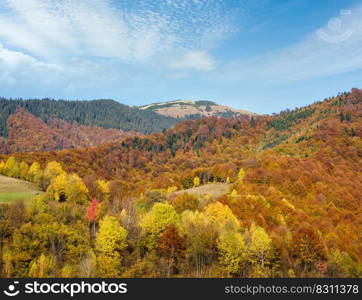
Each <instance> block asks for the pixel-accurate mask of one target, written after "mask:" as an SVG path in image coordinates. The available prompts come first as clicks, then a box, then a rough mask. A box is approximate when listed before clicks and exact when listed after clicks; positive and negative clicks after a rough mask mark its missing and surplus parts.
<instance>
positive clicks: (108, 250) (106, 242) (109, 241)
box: [95, 216, 127, 256]
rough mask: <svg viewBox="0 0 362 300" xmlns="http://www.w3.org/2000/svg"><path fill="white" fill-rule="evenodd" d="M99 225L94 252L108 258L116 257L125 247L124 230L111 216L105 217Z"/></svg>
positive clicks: (125, 232)
mask: <svg viewBox="0 0 362 300" xmlns="http://www.w3.org/2000/svg"><path fill="white" fill-rule="evenodd" d="M99 224H100V226H99V231H98V233H97V235H96V241H95V248H96V250H97V251H98V252H99V253H102V254H106V255H108V256H118V255H119V252H120V251H122V250H124V249H125V248H126V247H127V231H126V229H124V228H123V227H122V226H121V225H120V224H119V222H118V221H117V219H116V218H115V217H112V216H105V217H104V218H103V219H102V220H101V221H100V223H99Z"/></svg>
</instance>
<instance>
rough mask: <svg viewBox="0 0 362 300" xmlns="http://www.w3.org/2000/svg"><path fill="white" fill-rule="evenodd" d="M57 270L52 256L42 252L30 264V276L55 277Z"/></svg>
mask: <svg viewBox="0 0 362 300" xmlns="http://www.w3.org/2000/svg"><path fill="white" fill-rule="evenodd" d="M55 270H56V264H55V261H54V259H53V258H52V257H50V256H45V255H44V254H41V255H40V257H38V258H36V259H34V260H33V261H32V262H31V264H30V269H29V277H36V278H47V277H53V276H54V272H55Z"/></svg>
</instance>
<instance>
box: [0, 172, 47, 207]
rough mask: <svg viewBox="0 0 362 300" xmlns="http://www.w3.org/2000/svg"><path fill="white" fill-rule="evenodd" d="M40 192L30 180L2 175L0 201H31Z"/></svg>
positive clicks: (0, 176) (0, 177) (0, 179)
mask: <svg viewBox="0 0 362 300" xmlns="http://www.w3.org/2000/svg"><path fill="white" fill-rule="evenodd" d="M40 193H41V192H40V191H39V190H38V189H37V188H36V186H35V185H34V184H32V183H30V182H26V181H23V180H19V179H14V178H10V177H6V176H2V175H0V203H11V202H15V201H19V200H23V201H29V200H31V199H33V198H34V197H35V196H36V195H38V194H40Z"/></svg>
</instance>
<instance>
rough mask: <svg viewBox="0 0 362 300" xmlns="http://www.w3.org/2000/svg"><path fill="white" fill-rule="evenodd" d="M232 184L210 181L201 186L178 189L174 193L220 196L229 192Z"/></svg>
mask: <svg viewBox="0 0 362 300" xmlns="http://www.w3.org/2000/svg"><path fill="white" fill-rule="evenodd" d="M231 186H232V184H231V183H220V182H218V183H208V184H205V185H201V186H199V187H195V188H191V189H187V190H181V191H177V192H175V193H174V195H180V194H184V193H187V194H191V195H196V196H202V195H210V196H211V197H219V196H221V195H224V194H226V193H228V192H229V190H230V187H231Z"/></svg>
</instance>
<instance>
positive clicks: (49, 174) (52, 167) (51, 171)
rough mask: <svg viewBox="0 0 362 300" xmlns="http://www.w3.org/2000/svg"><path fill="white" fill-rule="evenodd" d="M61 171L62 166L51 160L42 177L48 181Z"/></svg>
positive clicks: (62, 171)
mask: <svg viewBox="0 0 362 300" xmlns="http://www.w3.org/2000/svg"><path fill="white" fill-rule="evenodd" d="M62 173H64V170H63V168H62V166H61V165H60V164H59V163H58V162H56V161H51V162H49V163H48V164H47V166H46V168H45V170H44V177H45V179H46V180H48V181H49V182H50V181H52V180H53V179H54V178H56V177H57V176H59V175H60V174H62Z"/></svg>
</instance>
